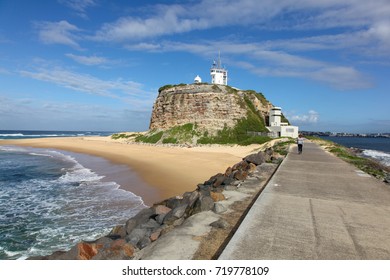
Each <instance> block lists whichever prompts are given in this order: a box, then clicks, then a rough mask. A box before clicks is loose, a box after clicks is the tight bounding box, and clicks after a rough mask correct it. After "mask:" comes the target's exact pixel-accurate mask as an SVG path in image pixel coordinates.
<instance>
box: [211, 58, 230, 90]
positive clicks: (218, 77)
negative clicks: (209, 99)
mask: <svg viewBox="0 0 390 280" xmlns="http://www.w3.org/2000/svg"><path fill="white" fill-rule="evenodd" d="M210 75H211V83H212V84H217V85H227V79H228V76H227V70H226V69H225V68H223V67H222V64H221V56H220V55H219V54H218V61H215V60H214V62H213V65H212V66H211V69H210Z"/></svg>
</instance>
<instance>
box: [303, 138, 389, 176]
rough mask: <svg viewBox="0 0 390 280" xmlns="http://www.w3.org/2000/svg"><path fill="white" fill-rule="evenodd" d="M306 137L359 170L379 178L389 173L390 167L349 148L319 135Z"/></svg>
mask: <svg viewBox="0 0 390 280" xmlns="http://www.w3.org/2000/svg"><path fill="white" fill-rule="evenodd" d="M305 137H307V138H308V139H310V140H312V141H314V142H316V143H317V144H319V145H321V146H323V147H324V148H325V149H326V150H328V151H329V152H331V153H332V154H334V155H336V156H337V157H339V158H340V159H342V160H344V161H346V162H348V163H350V164H353V165H354V166H356V167H357V168H359V169H360V170H362V171H364V172H366V173H367V174H370V175H372V176H374V177H376V178H378V179H380V180H384V179H385V178H386V177H387V176H388V174H389V173H390V168H389V167H387V166H384V165H383V164H380V163H379V162H377V161H375V160H372V159H369V158H365V157H362V156H359V154H358V153H357V152H356V151H355V150H353V149H350V148H347V147H345V146H342V145H339V144H337V143H334V142H332V141H329V140H324V139H322V138H319V137H313V136H305Z"/></svg>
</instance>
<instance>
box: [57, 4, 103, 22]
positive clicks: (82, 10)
mask: <svg viewBox="0 0 390 280" xmlns="http://www.w3.org/2000/svg"><path fill="white" fill-rule="evenodd" d="M58 2H59V3H60V4H63V5H65V6H67V7H68V8H70V9H72V10H74V11H75V12H76V14H77V15H78V16H80V17H82V18H87V14H86V9H87V8H89V7H93V6H96V5H97V3H96V1H95V0H58Z"/></svg>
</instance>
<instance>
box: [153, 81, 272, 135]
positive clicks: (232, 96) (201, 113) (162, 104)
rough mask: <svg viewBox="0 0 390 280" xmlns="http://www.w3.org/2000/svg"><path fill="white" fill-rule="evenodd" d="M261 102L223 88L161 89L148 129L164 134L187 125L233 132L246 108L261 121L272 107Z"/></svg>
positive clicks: (251, 93) (186, 87) (228, 88)
mask: <svg viewBox="0 0 390 280" xmlns="http://www.w3.org/2000/svg"><path fill="white" fill-rule="evenodd" d="M259 97H260V98H259ZM261 98H263V97H262V95H259V94H256V93H254V92H248V91H239V90H235V89H233V88H231V87H228V86H223V85H208V84H190V85H179V86H171V87H164V88H163V89H162V90H160V92H159V95H158V97H157V99H156V101H155V104H154V106H153V112H152V117H151V122H150V129H161V130H166V129H169V128H172V127H175V126H180V125H184V124H187V123H193V124H196V126H197V128H198V129H199V130H203V131H209V132H211V133H214V132H216V131H218V130H222V129H223V128H224V127H227V128H233V127H234V126H235V125H236V124H237V122H238V121H239V120H240V119H243V118H246V117H247V114H248V110H250V108H248V107H249V106H250V104H252V105H253V108H255V110H256V111H257V113H258V115H259V116H260V117H262V118H263V119H264V118H265V115H266V114H268V111H269V109H270V107H271V106H272V105H271V104H270V103H269V102H268V101H266V100H265V99H261ZM248 102H249V103H250V104H249V103H248Z"/></svg>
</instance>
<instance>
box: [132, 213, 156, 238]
mask: <svg viewBox="0 0 390 280" xmlns="http://www.w3.org/2000/svg"><path fill="white" fill-rule="evenodd" d="M155 214H156V212H155V209H154V208H153V207H151V208H146V209H143V210H141V211H140V212H139V213H138V214H137V215H135V216H134V217H133V218H131V219H129V220H127V222H126V226H125V228H126V233H127V234H129V233H131V232H132V231H133V229H135V228H136V227H137V226H138V225H140V224H143V223H146V222H148V221H149V219H150V218H151V217H152V216H155Z"/></svg>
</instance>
